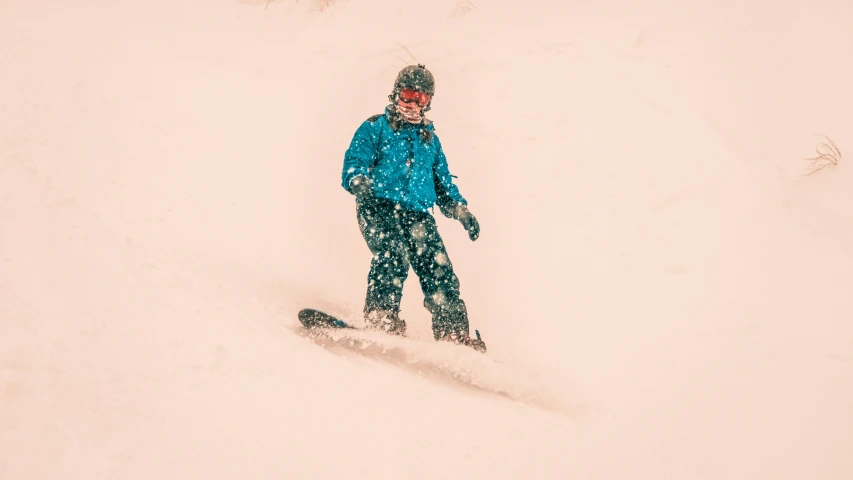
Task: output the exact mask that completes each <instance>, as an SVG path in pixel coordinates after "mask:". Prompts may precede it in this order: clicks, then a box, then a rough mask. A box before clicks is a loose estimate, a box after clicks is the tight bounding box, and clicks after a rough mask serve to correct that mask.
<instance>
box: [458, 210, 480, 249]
mask: <svg viewBox="0 0 853 480" xmlns="http://www.w3.org/2000/svg"><path fill="white" fill-rule="evenodd" d="M456 218H457V219H458V220H459V222H460V223H462V226H463V227H465V230H467V231H468V238H470V239H471V241H472V242H473V241H475V240H477V238H478V237H479V236H480V223H479V222H477V219H476V218H475V217H474V215H472V214H471V212H469V211H468V207H466V206H465V205H459V206H458V207H456Z"/></svg>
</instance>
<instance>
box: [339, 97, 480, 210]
mask: <svg viewBox="0 0 853 480" xmlns="http://www.w3.org/2000/svg"><path fill="white" fill-rule="evenodd" d="M357 175H367V176H368V177H370V178H372V179H373V189H374V195H375V196H376V197H378V198H386V199H389V200H392V201H394V202H395V203H397V204H399V205H400V206H401V207H403V208H405V209H408V210H417V211H422V212H427V211H429V209H430V208H432V207H433V205H435V204H438V205H439V208H440V209H441V211H442V213H444V214H445V215H448V211H449V210H450V209H452V207H453V206H454V205H456V204H462V205H467V204H468V202H467V201H466V200H465V198H463V197H462V195H461V194H460V193H459V189H458V188H457V186H456V185H454V184H453V178H455V177H454V176H453V175H451V174H450V170H449V169H448V166H447V158H446V157H445V156H444V151H443V150H442V148H441V141H439V139H438V136H437V135H436V134H435V127H433V125H432V122H430V121H429V120H425V121H424V123H422V124H418V125H414V124H411V123H408V122H405V121H403V120H400V119H398V118H397V116H396V114H395V113H394V112H393V109H392V106H391V105H389V106H387V107H386V108H385V114H384V115H375V116H373V117H370V118H369V119H367V120H365V121H364V122H363V123H362V124H361V126H360V127H359V128H358V130H356V132H355V135H354V136H353V138H352V141H351V142H350V146H349V148H348V149H347V151H346V154H345V155H344V166H343V172H342V174H341V186H342V187H343V188H344V189H345V190H346V191H348V192H350V193H352V192H351V191H350V182H351V181H352V179H353V178H355V177H356V176H357Z"/></svg>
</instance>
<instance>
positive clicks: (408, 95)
mask: <svg viewBox="0 0 853 480" xmlns="http://www.w3.org/2000/svg"><path fill="white" fill-rule="evenodd" d="M400 100H402V101H404V102H406V103H409V102H418V105H419V106H421V107H426V106H427V104H428V103H429V100H430V96H429V95H428V94H426V93H424V92H419V91H417V90H412V89H411V88H404V89H402V90H400Z"/></svg>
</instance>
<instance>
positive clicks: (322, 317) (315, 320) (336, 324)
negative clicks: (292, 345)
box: [299, 308, 355, 330]
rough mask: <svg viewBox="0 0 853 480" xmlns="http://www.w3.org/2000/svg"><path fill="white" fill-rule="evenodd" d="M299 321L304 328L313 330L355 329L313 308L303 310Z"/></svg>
mask: <svg viewBox="0 0 853 480" xmlns="http://www.w3.org/2000/svg"><path fill="white" fill-rule="evenodd" d="M299 321H300V322H301V323H302V326H303V327H305V328H307V329H309V330H312V329H317V328H351V329H355V327H353V326H352V325H350V324H348V323H347V322H345V321H343V320H341V319H339V318H337V317H333V316H332V315H329V314H328V313H325V312H321V311H319V310H315V309H313V308H303V309H302V310H300V311H299Z"/></svg>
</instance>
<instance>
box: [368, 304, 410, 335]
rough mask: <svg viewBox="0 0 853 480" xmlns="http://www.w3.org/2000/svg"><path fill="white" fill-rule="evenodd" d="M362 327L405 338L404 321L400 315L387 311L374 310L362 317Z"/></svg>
mask: <svg viewBox="0 0 853 480" xmlns="http://www.w3.org/2000/svg"><path fill="white" fill-rule="evenodd" d="M364 325H365V328H366V329H368V330H380V331H383V332H385V333H387V334H389V335H399V336H401V337H405V336H406V321H405V320H403V319H401V318H400V314H399V313H397V312H392V311H388V310H374V311H371V312H368V313H366V314H365V315H364Z"/></svg>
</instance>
